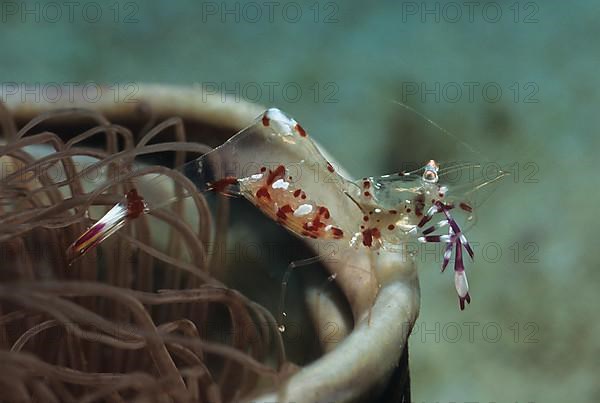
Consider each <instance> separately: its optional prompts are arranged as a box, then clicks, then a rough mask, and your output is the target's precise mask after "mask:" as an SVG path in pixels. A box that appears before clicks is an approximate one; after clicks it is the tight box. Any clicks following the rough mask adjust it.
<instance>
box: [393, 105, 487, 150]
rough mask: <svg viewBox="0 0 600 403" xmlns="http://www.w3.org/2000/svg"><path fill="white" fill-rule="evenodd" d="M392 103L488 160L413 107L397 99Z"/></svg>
mask: <svg viewBox="0 0 600 403" xmlns="http://www.w3.org/2000/svg"><path fill="white" fill-rule="evenodd" d="M391 102H392V103H393V104H396V105H399V106H401V107H403V108H404V109H406V110H408V111H410V112H412V113H414V114H415V115H417V116H419V117H420V118H421V119H423V120H424V121H426V122H427V123H429V124H430V125H432V126H433V127H435V128H436V129H438V130H439V131H441V132H442V133H444V134H445V135H446V136H448V137H451V138H452V139H454V140H456V141H457V142H459V143H460V144H462V145H463V146H465V147H467V148H468V149H469V151H471V152H472V153H474V154H479V155H480V156H481V157H484V158H486V157H485V156H484V155H483V153H482V152H481V151H479V150H476V149H475V148H474V147H473V146H471V145H470V144H469V143H467V142H466V141H464V140H461V139H460V138H459V137H458V136H456V135H455V134H453V133H451V132H450V131H448V130H446V129H444V128H443V127H442V126H440V125H439V124H437V123H436V122H434V121H433V120H432V119H429V118H428V117H427V116H425V115H423V114H422V113H421V112H419V111H418V110H416V109H415V108H413V107H412V106H409V105H407V104H405V103H404V102H400V101H397V100H395V99H392V100H391ZM486 159H487V158H486Z"/></svg>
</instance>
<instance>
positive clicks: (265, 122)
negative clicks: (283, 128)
mask: <svg viewBox="0 0 600 403" xmlns="http://www.w3.org/2000/svg"><path fill="white" fill-rule="evenodd" d="M262 124H263V126H265V127H267V126H269V118H268V117H267V114H266V113H265V114H264V115H263V117H262Z"/></svg>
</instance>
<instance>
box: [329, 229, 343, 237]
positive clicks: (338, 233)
mask: <svg viewBox="0 0 600 403" xmlns="http://www.w3.org/2000/svg"><path fill="white" fill-rule="evenodd" d="M331 233H332V234H333V237H334V238H335V239H341V238H343V237H344V231H342V230H341V229H340V228H338V227H331Z"/></svg>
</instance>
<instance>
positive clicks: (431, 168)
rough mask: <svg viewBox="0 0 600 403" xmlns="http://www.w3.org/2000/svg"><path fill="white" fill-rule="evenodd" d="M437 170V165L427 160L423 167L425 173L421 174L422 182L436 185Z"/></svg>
mask: <svg viewBox="0 0 600 403" xmlns="http://www.w3.org/2000/svg"><path fill="white" fill-rule="evenodd" d="M438 169H439V165H438V164H437V162H435V161H434V160H429V162H428V163H427V165H425V171H424V172H423V180H424V181H426V182H429V183H436V182H437V181H438Z"/></svg>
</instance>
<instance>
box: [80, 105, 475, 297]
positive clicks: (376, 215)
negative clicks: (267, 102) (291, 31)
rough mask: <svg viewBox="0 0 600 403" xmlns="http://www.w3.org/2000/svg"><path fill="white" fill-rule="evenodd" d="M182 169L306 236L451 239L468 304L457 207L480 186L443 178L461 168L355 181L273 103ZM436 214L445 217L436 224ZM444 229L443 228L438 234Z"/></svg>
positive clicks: (374, 246)
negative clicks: (454, 213) (454, 212)
mask: <svg viewBox="0 0 600 403" xmlns="http://www.w3.org/2000/svg"><path fill="white" fill-rule="evenodd" d="M179 169H180V170H181V171H182V172H183V174H184V175H186V176H187V177H188V178H189V179H190V180H191V181H192V182H194V184H195V185H196V187H197V189H198V191H215V192H223V193H228V194H237V195H241V196H243V197H245V198H246V199H248V200H249V201H250V202H251V203H252V204H254V205H255V206H256V207H257V208H259V209H260V210H261V211H262V212H263V213H264V214H265V215H267V216H268V217H270V218H271V219H273V220H274V221H276V222H278V223H279V224H281V225H282V226H284V227H285V228H287V229H288V230H290V231H291V232H293V233H295V234H296V235H298V236H300V237H306V238H311V239H327V240H333V241H336V242H341V243H344V244H346V245H347V246H348V247H351V248H368V249H370V250H373V251H377V250H379V249H380V248H387V249H391V248H392V247H393V246H395V245H402V243H403V242H406V240H407V239H411V238H412V239H418V240H420V241H421V242H443V243H446V244H447V245H446V251H445V253H444V262H443V265H442V268H445V267H446V265H447V264H448V262H449V260H450V258H451V256H452V254H454V255H455V285H456V289H457V292H458V295H459V300H460V306H461V308H464V302H465V301H466V302H469V301H470V296H469V293H468V285H467V280H466V276H465V273H464V265H463V260H462V251H463V249H465V250H466V251H467V252H468V253H469V254H470V255H471V257H472V256H473V253H472V252H473V251H472V249H471V247H470V246H469V243H468V242H467V240H466V238H465V235H464V233H463V231H462V230H461V229H460V227H459V225H458V222H457V221H456V220H455V219H454V218H453V216H452V213H451V210H453V209H454V210H461V209H462V211H463V212H467V213H468V214H467V215H468V217H467V219H468V218H469V216H470V214H471V211H472V207H471V205H470V204H469V202H468V201H467V197H466V196H467V195H468V194H469V192H470V191H472V190H473V189H474V188H475V187H476V185H478V184H477V183H475V182H473V183H470V184H468V185H467V186H466V187H463V188H460V187H458V186H457V187H452V186H450V185H448V184H446V183H445V181H444V178H445V176H446V175H447V173H451V172H456V169H455V168H454V167H451V168H450V169H447V170H446V171H444V170H440V169H439V168H438V165H437V164H436V163H435V162H434V161H430V162H429V163H427V164H426V165H425V166H424V168H422V169H420V170H418V171H415V172H410V173H400V174H393V175H384V176H381V177H367V178H363V179H361V180H358V181H351V180H348V179H346V178H344V177H343V176H342V175H340V174H339V173H338V172H337V171H336V169H335V168H334V167H333V166H332V164H331V163H330V162H329V161H327V159H326V158H325V157H324V156H323V154H322V153H321V152H320V151H319V149H318V148H317V147H316V146H315V144H314V143H313V142H312V140H311V139H310V136H309V134H308V133H307V132H306V130H305V129H304V128H303V127H302V126H301V125H300V124H299V123H298V122H296V121H295V120H294V119H293V118H291V117H289V116H287V115H285V114H284V113H283V112H281V111H280V110H278V109H275V108H271V109H268V110H267V111H265V112H264V113H263V114H262V115H261V116H259V117H258V118H257V119H256V121H255V122H254V123H253V124H251V125H250V126H248V127H247V128H245V129H243V130H242V131H240V132H239V133H237V134H236V135H235V136H233V137H231V138H230V139H229V140H228V141H227V142H225V143H224V144H223V145H221V146H219V147H218V148H216V149H215V150H213V151H211V152H209V153H207V154H204V155H203V156H201V157H199V158H197V159H195V160H193V161H191V162H189V163H187V164H185V165H184V166H183V167H181V168H179ZM479 184H480V183H479ZM144 202H145V203H146V204H145V205H146V206H147V209H146V210H145V211H149V210H152V209H153V208H160V207H161V206H164V205H165V200H149V199H146V200H144ZM456 207H460V209H456ZM436 215H437V216H439V217H440V220H439V221H437V222H436V221H433V222H431V223H430V221H431V220H433V218H434V217H435V216H436ZM92 228H93V227H92ZM102 230H110V228H107V227H104V228H103V229H102ZM439 231H445V232H443V233H442V234H441V235H436V233H439ZM111 233H112V232H111ZM94 235H95V236H98V237H101V234H97V233H95V234H94ZM86 236H89V234H87V235H86V234H83V235H82V237H84V238H85V237H86ZM104 238H105V237H102V239H104ZM77 244H78V243H77V242H75V245H77Z"/></svg>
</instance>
